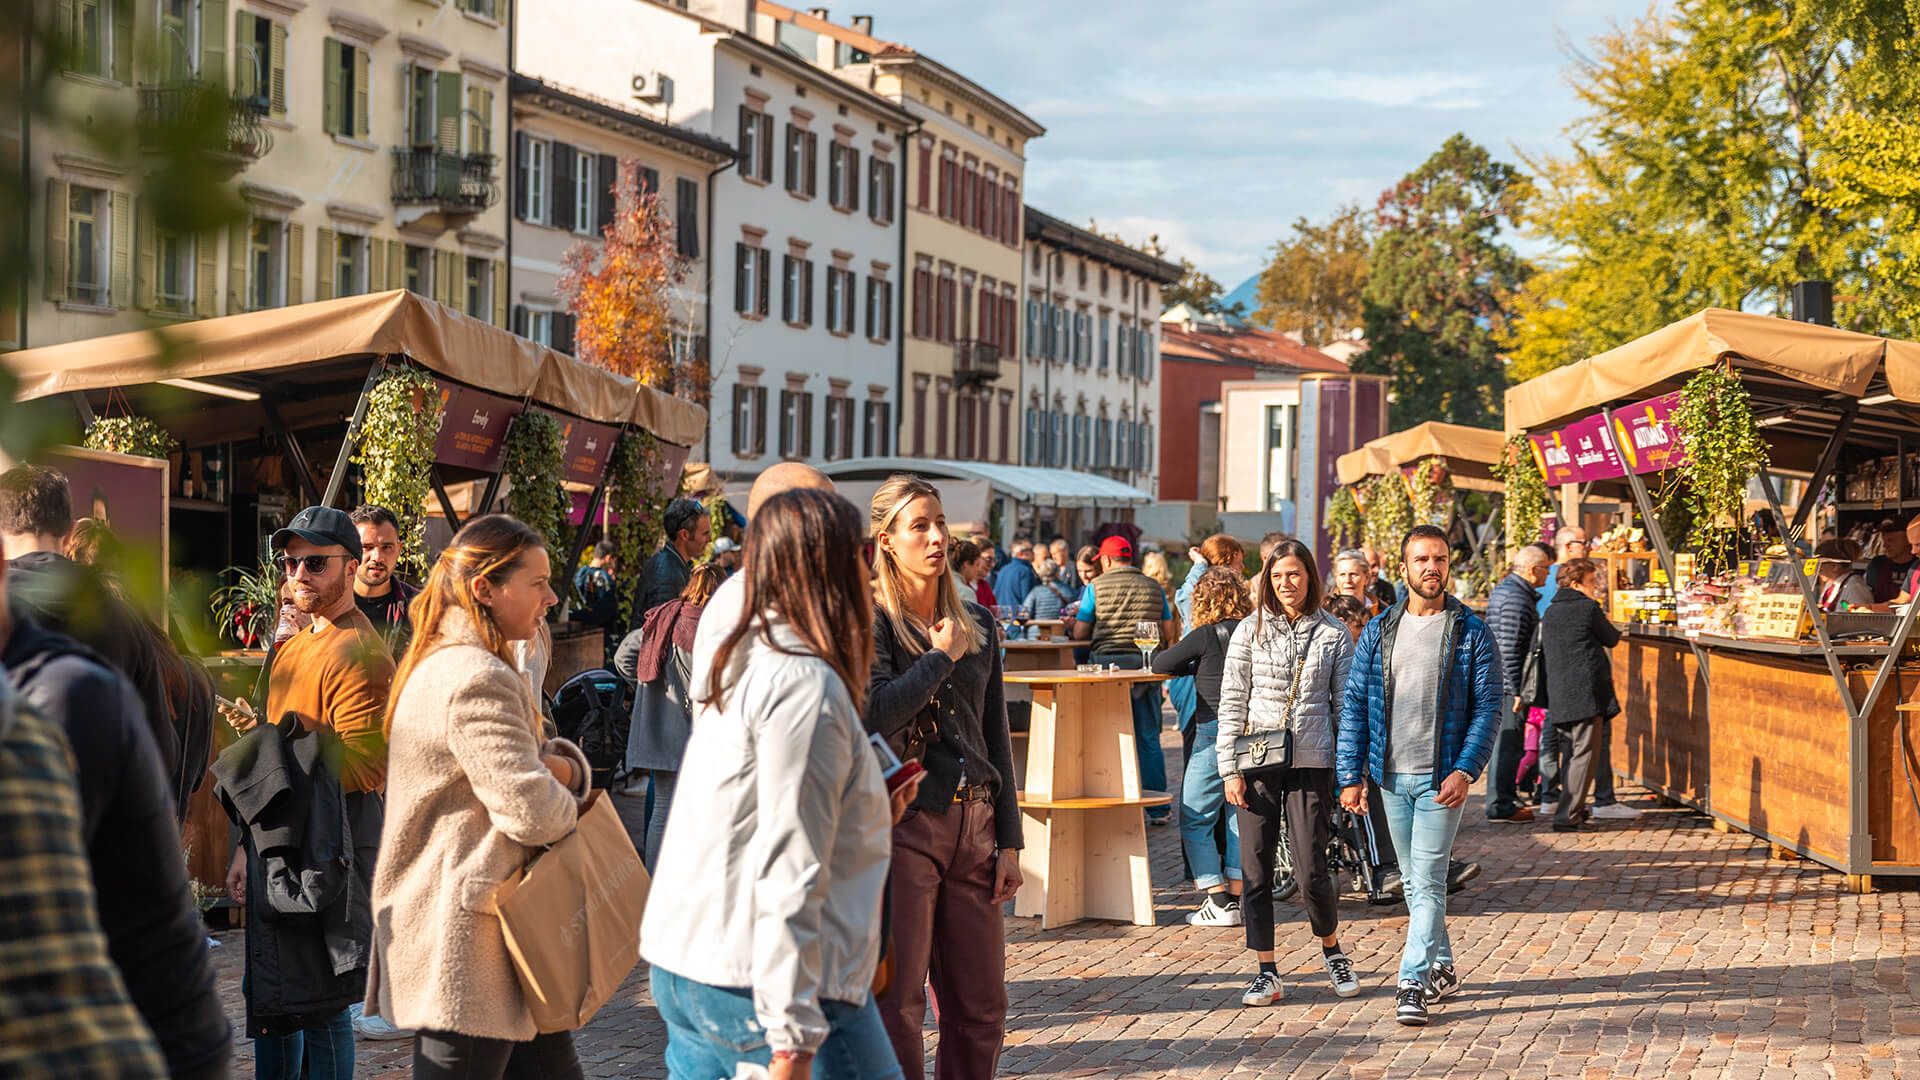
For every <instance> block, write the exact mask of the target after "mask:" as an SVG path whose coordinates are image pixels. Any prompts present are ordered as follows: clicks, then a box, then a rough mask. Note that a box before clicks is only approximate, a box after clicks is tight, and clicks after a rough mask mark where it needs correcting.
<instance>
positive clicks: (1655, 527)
mask: <svg viewBox="0 0 1920 1080" xmlns="http://www.w3.org/2000/svg"><path fill="white" fill-rule="evenodd" d="M1600 415H1601V416H1602V417H1603V418H1605V420H1606V434H1607V444H1608V445H1609V446H1613V452H1614V454H1615V455H1616V456H1618V457H1620V460H1621V461H1623V462H1624V461H1625V460H1626V457H1625V455H1622V454H1621V453H1620V448H1619V447H1618V446H1614V443H1613V410H1612V409H1611V408H1602V409H1601V410H1600ZM1626 472H1627V486H1628V487H1629V488H1631V489H1632V490H1633V505H1634V506H1635V507H1637V508H1638V509H1639V511H1640V520H1642V521H1644V522H1645V523H1646V526H1647V535H1648V536H1650V537H1652V538H1653V550H1654V551H1656V552H1658V553H1659V555H1660V565H1661V567H1662V568H1663V569H1665V570H1666V572H1667V581H1668V582H1669V583H1671V584H1672V585H1673V587H1674V588H1676V589H1677V588H1679V587H1680V572H1679V570H1678V568H1677V564H1676V563H1675V562H1674V561H1673V548H1672V546H1671V545H1669V544H1668V543H1667V534H1666V533H1664V532H1662V531H1661V529H1660V518H1659V517H1658V516H1657V515H1655V514H1654V512H1653V499H1652V498H1650V497H1649V496H1648V495H1647V485H1646V484H1645V483H1643V482H1641V480H1640V474H1639V473H1637V472H1634V471H1633V470H1632V469H1631V468H1629V469H1627V470H1626ZM1687 647H1688V648H1689V649H1692V650H1693V659H1694V662H1695V663H1696V664H1698V665H1699V671H1700V681H1701V682H1705V683H1711V681H1712V678H1711V676H1709V675H1708V674H1707V654H1706V650H1704V649H1702V648H1701V647H1700V643H1699V642H1698V641H1695V640H1694V639H1692V638H1688V639H1687Z"/></svg>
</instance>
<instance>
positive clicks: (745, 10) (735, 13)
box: [686, 0, 753, 34]
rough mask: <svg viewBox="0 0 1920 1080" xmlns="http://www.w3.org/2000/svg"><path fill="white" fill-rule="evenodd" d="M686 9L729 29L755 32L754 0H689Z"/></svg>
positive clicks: (745, 32) (744, 32)
mask: <svg viewBox="0 0 1920 1080" xmlns="http://www.w3.org/2000/svg"><path fill="white" fill-rule="evenodd" d="M686 9H687V10H688V11H689V12H691V13H693V14H695V15H698V16H700V17H701V18H703V19H711V20H713V21H714V22H717V23H719V24H721V25H722V26H725V27H727V28H728V29H729V30H738V31H739V32H740V33H743V34H751V33H753V0H687V4H686Z"/></svg>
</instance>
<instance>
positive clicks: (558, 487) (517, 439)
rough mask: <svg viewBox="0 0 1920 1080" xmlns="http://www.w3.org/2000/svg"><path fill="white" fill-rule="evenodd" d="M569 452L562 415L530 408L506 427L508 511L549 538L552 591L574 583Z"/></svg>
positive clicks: (504, 461) (566, 589)
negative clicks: (570, 544)
mask: <svg viewBox="0 0 1920 1080" xmlns="http://www.w3.org/2000/svg"><path fill="white" fill-rule="evenodd" d="M566 457H567V440H566V437H565V436H564V435H563V434H562V433H561V429H560V421H559V420H557V419H555V418H554V416H553V414H552V413H548V412H541V411H540V410H538V409H527V410H525V411H523V412H522V413H521V414H520V415H518V416H516V417H514V418H513V423H512V424H511V425H510V426H509V427H508V428H507V440H506V446H505V448H504V453H503V454H502V460H501V463H500V470H501V472H503V473H504V474H506V479H507V483H508V484H509V485H510V486H511V490H510V491H508V492H507V505H506V512H507V513H509V514H512V515H513V516H514V517H517V518H519V519H520V520H521V521H524V522H526V523H527V524H528V525H529V526H531V527H532V528H533V529H534V530H535V531H536V532H538V533H539V534H540V535H541V536H542V537H543V538H545V540H546V541H547V557H548V558H549V559H550V560H551V562H552V567H553V579H554V582H553V591H554V592H557V593H561V594H562V595H563V596H564V595H567V594H568V593H570V592H571V591H572V589H573V568H572V566H571V565H569V564H568V562H567V556H568V555H569V554H570V552H569V551H568V541H569V540H570V539H571V538H572V533H573V530H572V529H570V528H569V527H568V524H567V519H568V517H569V516H570V514H571V512H572V509H573V499H572V496H570V495H569V494H568V493H567V489H566V487H565V481H566V472H567V470H566ZM563 590H564V591H563ZM554 610H555V611H558V610H559V608H557V607H556V608H555V609H554Z"/></svg>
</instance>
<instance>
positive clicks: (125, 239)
mask: <svg viewBox="0 0 1920 1080" xmlns="http://www.w3.org/2000/svg"><path fill="white" fill-rule="evenodd" d="M112 203H113V214H112V218H111V220H109V221H108V222H107V232H108V234H109V235H108V237H107V241H108V244H109V245H110V248H109V250H111V251H112V253H113V261H112V263H111V265H112V267H113V276H112V277H111V278H109V279H108V284H107V303H109V304H112V305H113V306H114V307H118V308H124V307H132V306H133V232H134V222H133V196H132V195H129V194H127V193H126V192H124V191H116V192H114V193H113V195H112Z"/></svg>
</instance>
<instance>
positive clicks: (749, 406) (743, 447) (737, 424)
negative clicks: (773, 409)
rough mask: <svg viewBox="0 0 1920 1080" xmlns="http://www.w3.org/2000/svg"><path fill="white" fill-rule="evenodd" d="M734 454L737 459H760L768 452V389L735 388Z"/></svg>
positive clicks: (762, 387)
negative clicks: (760, 456) (759, 457)
mask: <svg viewBox="0 0 1920 1080" xmlns="http://www.w3.org/2000/svg"><path fill="white" fill-rule="evenodd" d="M733 452H734V455H735V456H736V457H758V456H759V455H761V454H764V453H766V452H767V388H766V387H764V386H747V385H745V384H737V385H735V386H734V388H733Z"/></svg>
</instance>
